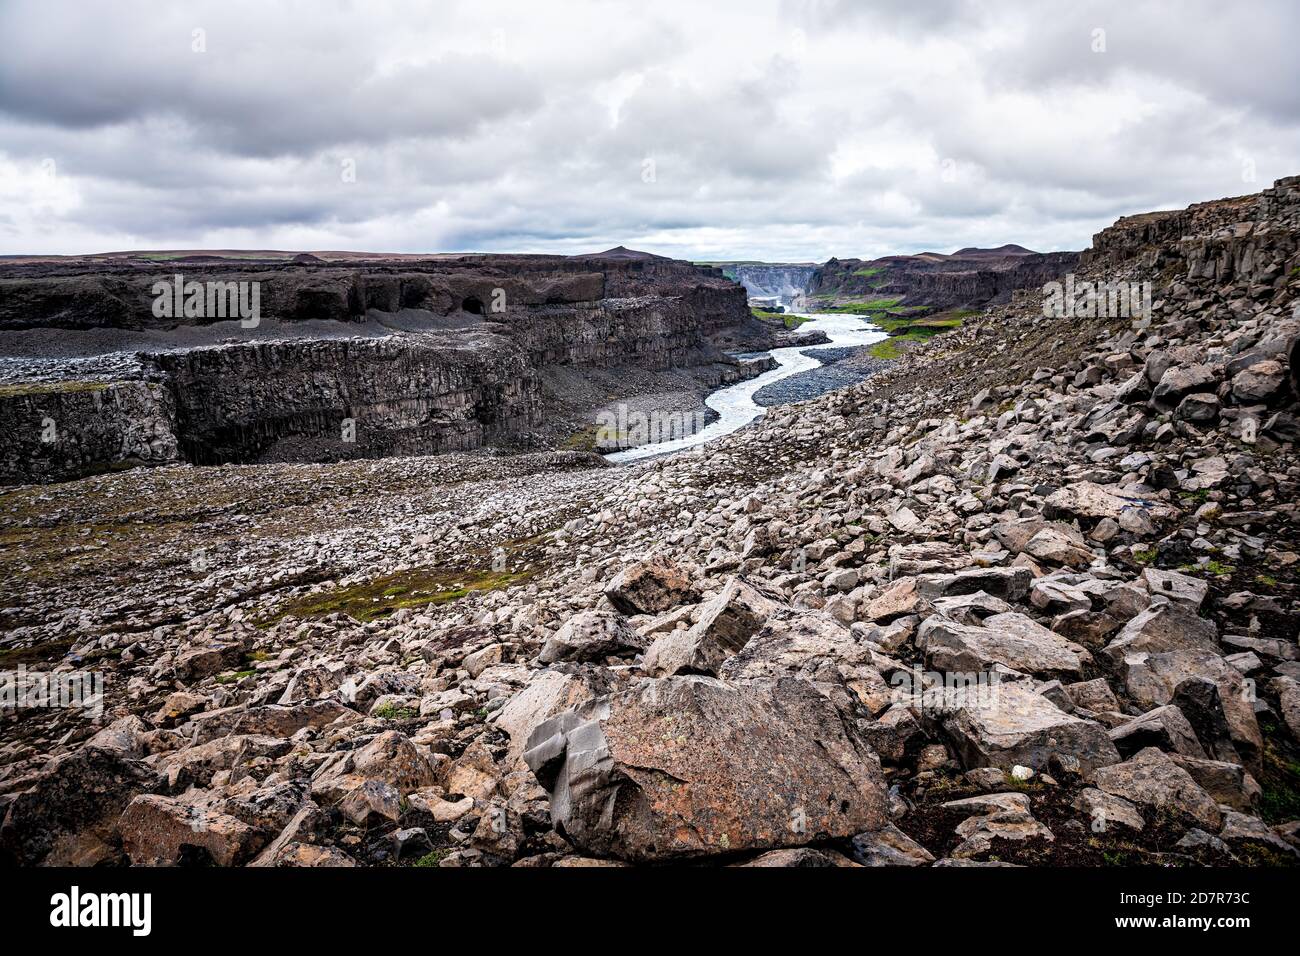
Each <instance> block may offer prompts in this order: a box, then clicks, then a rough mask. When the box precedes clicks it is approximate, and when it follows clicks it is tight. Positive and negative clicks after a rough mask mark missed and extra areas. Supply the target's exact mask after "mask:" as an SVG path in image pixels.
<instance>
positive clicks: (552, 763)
mask: <svg viewBox="0 0 1300 956" xmlns="http://www.w3.org/2000/svg"><path fill="white" fill-rule="evenodd" d="M524 759H525V761H527V763H528V765H529V767H531V768H532V770H533V773H534V774H535V775H536V777H537V780H538V782H539V783H540V784H541V785H542V786H543V787H545V788H546V789H547V790H548V791H550V795H551V818H552V821H553V823H554V825H555V827H556V829H557V830H558V831H559V832H561V833H562V834H563V835H564V836H566V837H567V838H568V839H569V840H570V841H571V842H572V843H573V844H574V845H575V846H576V847H578V849H579V850H581V851H583V852H584V853H588V854H594V855H600V856H615V857H619V858H621V859H626V860H633V861H652V860H666V859H674V858H681V857H695V856H706V855H713V854H723V853H731V852H735V851H739V850H764V849H774V848H778V847H794V846H802V845H804V844H807V843H810V842H813V841H817V840H822V839H828V838H848V837H852V836H853V835H854V834H857V833H861V832H863V831H864V830H873V829H879V828H880V827H882V826H883V825H884V823H885V822H886V810H885V789H884V781H883V777H882V775H881V770H880V764H879V761H878V760H877V758H876V756H875V754H873V753H872V752H871V751H870V749H869V748H868V747H867V746H866V745H865V744H864V743H863V742H862V741H861V740H860V739H859V738H858V737H857V736H856V734H855V733H854V732H853V730H852V729H851V728H850V727H848V726H846V724H845V722H844V721H843V720H842V719H841V717H840V715H839V713H838V712H837V711H836V710H835V709H834V707H832V706H831V704H830V702H829V701H827V699H826V698H825V697H824V696H822V695H821V694H820V693H818V691H817V690H816V689H815V688H814V687H813V686H812V685H811V684H809V683H807V682H805V681H800V680H795V679H782V680H778V681H776V682H774V683H770V684H749V685H745V686H735V685H731V684H727V683H724V682H722V681H719V680H716V679H714V678H709V677H700V676H690V677H668V678H663V679H660V680H648V679H647V680H643V681H641V682H639V683H638V684H637V685H635V686H633V687H632V688H630V689H628V690H627V691H624V692H622V693H619V694H615V695H613V696H610V697H606V698H600V699H598V700H595V701H592V702H590V703H589V704H587V705H584V706H583V707H581V708H579V709H578V710H576V711H570V712H567V713H564V714H561V715H560V716H558V717H555V718H553V719H551V720H549V721H546V722H545V723H543V724H542V725H541V726H539V727H538V728H537V729H536V730H535V731H534V732H533V734H532V736H531V737H530V738H529V741H528V750H527V751H526V752H525V754H524Z"/></svg>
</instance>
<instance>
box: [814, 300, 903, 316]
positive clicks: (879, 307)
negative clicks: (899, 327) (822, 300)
mask: <svg viewBox="0 0 1300 956" xmlns="http://www.w3.org/2000/svg"><path fill="white" fill-rule="evenodd" d="M902 301H903V300H902V298H901V297H900V298H897V299H870V300H868V301H866V302H844V303H841V304H840V305H835V306H831V307H830V308H829V309H824V310H823V311H824V312H844V313H848V314H850V315H870V314H871V313H873V312H886V311H888V310H889V309H892V308H894V307H895V306H897V305H898V303H900V302H902Z"/></svg>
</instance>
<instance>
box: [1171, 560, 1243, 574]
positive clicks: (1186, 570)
mask: <svg viewBox="0 0 1300 956" xmlns="http://www.w3.org/2000/svg"><path fill="white" fill-rule="evenodd" d="M1178 570H1179V571H1181V572H1182V573H1183V574H1191V575H1198V574H1208V575H1211V576H1212V577H1219V576H1224V577H1231V576H1232V575H1233V574H1236V573H1237V569H1236V568H1235V567H1233V566H1232V565H1231V564H1225V563H1224V562H1222V561H1216V560H1213V559H1212V560H1210V561H1207V562H1206V563H1205V564H1184V565H1182V566H1181V567H1180V568H1179V569H1178Z"/></svg>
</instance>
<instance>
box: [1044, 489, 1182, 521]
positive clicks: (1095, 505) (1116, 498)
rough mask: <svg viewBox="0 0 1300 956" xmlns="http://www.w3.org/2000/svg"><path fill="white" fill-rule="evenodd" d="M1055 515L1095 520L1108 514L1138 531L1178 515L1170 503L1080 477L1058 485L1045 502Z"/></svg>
mask: <svg viewBox="0 0 1300 956" xmlns="http://www.w3.org/2000/svg"><path fill="white" fill-rule="evenodd" d="M1043 511H1044V512H1045V513H1046V514H1047V516H1048V517H1051V518H1077V519H1080V520H1081V521H1083V522H1087V523H1088V524H1090V525H1091V524H1095V523H1096V522H1099V521H1101V520H1103V519H1105V518H1110V519H1111V520H1112V521H1116V522H1118V523H1119V526H1120V527H1121V528H1122V529H1123V530H1125V531H1130V532H1133V533H1135V534H1142V533H1146V532H1148V531H1150V530H1151V528H1152V526H1153V522H1155V521H1160V520H1164V519H1166V518H1170V517H1173V516H1175V515H1176V512H1175V511H1174V510H1173V509H1172V508H1170V507H1169V506H1168V505H1165V504H1162V503H1160V502H1158V501H1155V500H1153V499H1151V498H1146V497H1143V496H1141V495H1136V494H1131V493H1128V492H1124V491H1120V490H1119V489H1118V488H1114V487H1107V486H1102V485H1099V484H1097V483H1096V482H1092V481H1078V482H1074V483H1073V484H1069V485H1066V486H1065V487H1064V488H1058V489H1057V490H1056V491H1054V492H1052V493H1051V494H1050V495H1048V496H1047V499H1046V500H1045V501H1044V502H1043Z"/></svg>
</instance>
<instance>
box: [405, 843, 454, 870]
mask: <svg viewBox="0 0 1300 956" xmlns="http://www.w3.org/2000/svg"><path fill="white" fill-rule="evenodd" d="M447 852H448V851H447V848H446V847H443V848H442V849H440V850H433V851H432V852H429V853H426V854H424V856H422V857H420V858H419V859H418V860H416V861H415V862H414V863H412V864H411V866H438V865H439V864H441V863H442V861H443V860H444V859H446V857H447Z"/></svg>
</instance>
